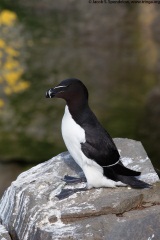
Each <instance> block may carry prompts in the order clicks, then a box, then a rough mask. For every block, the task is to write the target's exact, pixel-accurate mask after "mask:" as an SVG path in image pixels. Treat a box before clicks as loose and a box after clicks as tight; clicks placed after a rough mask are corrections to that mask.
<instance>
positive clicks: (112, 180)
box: [46, 78, 150, 199]
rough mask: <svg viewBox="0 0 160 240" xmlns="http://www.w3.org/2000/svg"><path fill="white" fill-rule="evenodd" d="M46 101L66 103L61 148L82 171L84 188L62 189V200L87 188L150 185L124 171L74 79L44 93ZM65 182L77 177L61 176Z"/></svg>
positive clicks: (116, 151) (83, 92)
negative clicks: (59, 99)
mask: <svg viewBox="0 0 160 240" xmlns="http://www.w3.org/2000/svg"><path fill="white" fill-rule="evenodd" d="M46 97H47V98H62V99H64V100H65V101H66V107H65V112H64V116H63V119H62V128H61V129H62V136H63V140H64V142H65V145H66V147H67V149H68V151H69V153H70V154H71V156H72V157H73V159H74V160H75V161H76V163H77V164H78V165H79V166H80V167H81V168H82V170H83V172H84V174H85V177H86V181H87V187H86V188H79V189H75V190H73V189H64V190H62V192H61V193H60V194H59V195H57V197H58V198H59V199H62V198H65V197H66V196H69V195H71V194H73V193H74V192H77V191H80V190H81V191H82V190H83V191H84V190H86V189H90V188H93V187H94V188H99V187H111V188H114V187H116V186H126V185H129V186H131V187H132V188H149V187H150V185H149V184H148V183H145V182H143V181H140V180H138V179H137V178H136V176H139V175H140V174H141V172H137V171H133V170H131V169H128V168H126V167H125V166H124V165H123V163H122V162H121V158H120V154H119V152H118V150H117V147H116V146H115V144H114V142H113V140H112V138H111V136H110V135H109V134H108V132H107V131H106V130H105V129H104V128H103V127H102V125H101V124H100V123H99V121H98V120H97V118H96V116H95V115H94V113H93V112H92V110H91V109H90V107H89V105H88V90H87V88H86V87H85V85H84V84H83V83H82V82H81V81H80V80H78V79H75V78H72V79H66V80H63V81H62V82H61V83H60V84H59V85H58V86H56V87H54V88H51V89H49V90H48V91H47V92H46ZM64 181H66V182H67V183H70V182H78V181H79V178H74V177H70V176H65V178H64Z"/></svg>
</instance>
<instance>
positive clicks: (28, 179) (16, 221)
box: [0, 139, 160, 240]
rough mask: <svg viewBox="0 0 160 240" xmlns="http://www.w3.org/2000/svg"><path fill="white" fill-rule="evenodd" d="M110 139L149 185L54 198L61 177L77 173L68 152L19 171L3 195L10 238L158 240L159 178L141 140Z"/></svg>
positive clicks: (0, 212)
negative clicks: (61, 198) (146, 187)
mask: <svg viewBox="0 0 160 240" xmlns="http://www.w3.org/2000/svg"><path fill="white" fill-rule="evenodd" d="M114 141H115V143H116V145H117V147H118V149H119V151H120V154H121V157H122V161H123V163H124V164H125V165H126V166H128V167H129V168H132V169H135V170H139V171H141V172H142V176H141V179H143V180H144V181H146V182H148V183H152V184H153V188H152V189H145V190H135V189H130V188H127V187H119V188H116V189H109V188H100V189H91V190H88V191H86V192H79V193H76V194H74V195H72V196H70V197H69V198H68V199H64V200H62V201H59V200H58V199H57V198H56V197H55V195H56V194H57V193H59V192H60V190H61V188H62V187H64V186H65V183H64V182H63V181H62V180H61V178H62V177H63V176H64V175H65V174H68V175H72V176H77V175H80V174H82V173H81V169H80V168H79V167H78V166H77V164H76V163H75V162H74V160H73V159H72V158H71V156H70V155H69V153H68V152H66V153H62V154H60V155H58V156H56V157H54V158H52V159H51V160H49V161H46V162H44V163H41V164H39V165H37V166H35V167H33V168H31V169H30V170H28V171H26V172H23V173H22V174H20V175H19V177H18V178H17V180H16V181H14V182H13V183H12V184H11V186H10V187H9V188H8V189H7V191H6V192H5V193H4V195H3V197H2V199H1V202H0V217H1V219H2V224H3V225H4V226H5V227H6V229H7V230H8V232H9V233H10V235H11V237H12V240H44V239H47V240H52V239H54V240H56V239H79V240H80V239H88V240H90V239H96V240H98V239H105V240H111V239H112V240H119V239H123V240H128V239H130V240H135V239H136V240H146V239H150V240H151V239H155V240H156V239H159V236H160V228H159V226H160V183H159V182H158V181H159V179H158V176H157V174H156V173H155V171H154V169H153V166H152V164H151V162H150V160H149V158H148V156H147V154H146V152H145V150H144V148H143V146H142V144H141V143H140V142H136V141H133V140H129V139H114ZM82 185H83V183H82V184H79V186H80V187H82ZM65 187H67V186H65ZM72 187H75V185H72ZM0 236H1V235H0ZM6 239H7V240H10V239H9V238H6Z"/></svg>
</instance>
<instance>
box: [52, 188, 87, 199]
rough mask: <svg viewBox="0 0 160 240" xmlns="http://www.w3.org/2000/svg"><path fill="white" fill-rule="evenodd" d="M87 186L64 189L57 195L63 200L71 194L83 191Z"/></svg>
mask: <svg viewBox="0 0 160 240" xmlns="http://www.w3.org/2000/svg"><path fill="white" fill-rule="evenodd" d="M86 190H87V188H86V187H84V188H75V189H69V188H68V189H62V191H61V192H60V193H59V194H58V195H56V197H57V198H58V199H59V200H63V199H65V198H67V197H69V196H71V195H72V194H74V193H76V192H81V191H86Z"/></svg>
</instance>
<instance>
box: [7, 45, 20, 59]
mask: <svg viewBox="0 0 160 240" xmlns="http://www.w3.org/2000/svg"><path fill="white" fill-rule="evenodd" d="M5 51H6V53H8V54H9V55H11V56H13V57H17V56H18V55H19V52H18V51H16V50H15V49H13V48H11V47H6V48H5Z"/></svg>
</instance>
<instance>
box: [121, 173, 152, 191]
mask: <svg viewBox="0 0 160 240" xmlns="http://www.w3.org/2000/svg"><path fill="white" fill-rule="evenodd" d="M117 179H118V180H119V181H121V182H122V183H125V184H127V185H129V186H131V187H132V188H139V189H141V188H150V187H151V185H150V184H148V183H145V182H143V181H141V180H139V179H137V178H136V177H134V176H122V175H117Z"/></svg>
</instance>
